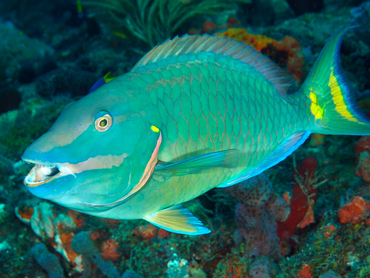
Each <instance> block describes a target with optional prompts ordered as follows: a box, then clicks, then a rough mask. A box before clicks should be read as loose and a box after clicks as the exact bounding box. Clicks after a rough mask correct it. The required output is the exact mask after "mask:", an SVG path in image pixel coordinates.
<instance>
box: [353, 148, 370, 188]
mask: <svg viewBox="0 0 370 278" xmlns="http://www.w3.org/2000/svg"><path fill="white" fill-rule="evenodd" d="M356 175H357V176H358V177H361V178H362V179H363V180H364V182H367V183H369V182H370V153H369V152H367V151H364V152H362V153H361V154H360V160H359V162H358V165H357V168H356Z"/></svg>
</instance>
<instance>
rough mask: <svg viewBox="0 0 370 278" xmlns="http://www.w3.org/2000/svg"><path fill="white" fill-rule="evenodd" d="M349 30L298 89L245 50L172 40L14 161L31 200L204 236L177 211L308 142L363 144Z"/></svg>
mask: <svg viewBox="0 0 370 278" xmlns="http://www.w3.org/2000/svg"><path fill="white" fill-rule="evenodd" d="M350 28H351V27H345V28H343V29H341V30H339V31H337V32H336V33H334V34H333V35H332V37H331V38H330V39H329V41H328V42H327V43H326V45H325V47H324V48H323V50H322V52H321V54H320V56H319V57H318V59H317V61H316V62H315V64H314V66H313V68H312V70H311V72H310V73H309V75H308V77H307V78H306V80H305V82H304V83H303V84H302V86H301V87H300V88H299V89H297V90H294V88H295V87H296V86H293V85H294V84H293V83H294V82H293V78H292V77H291V76H290V75H289V74H288V73H286V72H285V71H284V70H282V69H281V68H279V67H278V66H277V65H276V64H274V63H273V62H272V61H271V60H270V59H269V58H267V57H266V56H264V55H263V54H261V53H260V52H258V51H256V50H254V49H253V48H252V47H250V46H247V45H246V44H244V43H239V42H236V41H234V40H231V39H228V38H221V37H218V36H212V35H207V34H205V35H194V36H189V35H185V36H182V37H175V38H173V39H169V40H167V41H165V42H164V43H162V44H160V45H158V46H156V47H155V48H154V49H152V50H151V51H150V52H149V53H147V54H146V55H145V56H144V57H143V58H142V59H141V60H140V61H139V62H138V63H137V64H136V65H135V66H134V68H133V69H132V70H131V72H129V73H126V74H124V75H121V76H119V77H117V78H115V79H114V80H111V81H110V82H109V83H106V84H104V85H103V86H100V87H99V88H97V89H96V90H94V91H93V92H91V93H90V94H88V95H87V96H85V97H84V98H82V99H80V100H78V101H76V102H73V103H71V104H68V105H67V106H66V107H65V108H64V110H63V111H62V113H61V115H60V116H59V118H58V119H57V120H56V122H55V123H54V124H53V126H52V127H51V128H50V130H49V131H48V132H46V133H45V134H44V135H42V136H41V137H40V138H39V139H37V140H36V141H35V142H34V143H33V144H32V145H31V146H29V147H28V148H27V149H26V151H25V153H24V154H23V157H22V159H23V160H24V161H26V162H29V163H33V164H35V166H34V167H33V169H32V170H31V171H30V173H29V174H28V175H27V176H26V178H25V180H24V183H25V185H26V187H27V189H28V190H29V191H30V192H31V193H33V194H34V195H36V196H38V197H40V198H44V199H48V200H50V201H53V202H55V203H57V204H60V205H62V206H65V207H68V208H70V209H73V210H76V211H80V212H83V213H87V214H90V215H94V216H98V217H104V218H112V219H145V220H147V221H149V222H151V223H152V224H154V225H157V226H158V227H161V228H163V229H166V230H168V231H172V232H177V233H183V234H189V235H197V234H205V233H208V232H210V230H209V229H208V228H206V227H205V226H204V225H203V224H202V223H201V222H200V221H199V220H198V219H197V218H196V217H194V216H193V215H192V214H191V212H190V211H189V210H188V209H186V208H185V207H183V206H182V205H181V204H182V203H184V202H186V201H189V200H192V199H194V198H196V197H197V196H199V195H201V194H203V193H205V192H207V191H208V190H210V189H213V188H215V187H219V188H220V187H227V186H232V185H234V184H236V183H239V182H241V181H244V180H246V179H248V178H251V177H253V176H256V175H258V174H260V173H261V172H263V171H264V170H266V169H268V168H270V167H272V166H274V165H276V164H277V163H279V162H280V161H282V160H283V159H285V158H286V157H287V156H288V155H290V154H291V153H292V152H293V151H295V150H296V149H297V148H298V147H299V146H300V145H301V144H302V143H303V142H304V141H305V140H306V139H307V138H308V137H309V135H310V134H311V133H321V134H347V135H369V134H370V122H369V120H368V119H367V118H366V116H365V115H362V114H361V111H360V109H359V108H358V106H357V104H356V101H355V100H354V99H353V98H352V95H351V89H350V88H351V87H350V86H349V83H348V81H347V79H346V78H345V76H344V74H343V70H342V68H341V65H340V57H339V49H340V45H341V41H342V38H343V35H344V33H345V32H346V31H347V30H348V29H350Z"/></svg>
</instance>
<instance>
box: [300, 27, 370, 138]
mask: <svg viewBox="0 0 370 278" xmlns="http://www.w3.org/2000/svg"><path fill="white" fill-rule="evenodd" d="M352 28H353V27H345V28H342V29H340V30H339V31H337V32H335V33H334V34H333V35H332V37H331V38H330V39H329V41H328V42H327V43H326V45H325V47H324V49H323V50H322V51H321V53H320V56H319V57H318V59H317V60H316V62H315V64H314V66H313V68H312V70H311V72H310V73H309V75H308V77H307V79H306V81H305V82H304V84H303V86H302V89H303V91H304V93H305V94H306V96H307V97H309V98H310V100H311V103H310V109H311V113H312V114H313V115H314V116H315V125H313V126H312V127H311V130H310V131H311V132H313V133H323V134H348V135H370V121H369V119H368V118H367V117H366V116H365V115H363V113H361V111H360V109H359V107H358V104H357V102H356V100H355V99H353V97H354V96H353V94H351V87H350V86H349V82H348V80H347V79H346V77H345V76H344V72H343V69H342V67H341V62H340V54H339V50H340V45H341V42H342V38H343V35H344V34H345V33H346V32H347V31H348V30H349V29H352Z"/></svg>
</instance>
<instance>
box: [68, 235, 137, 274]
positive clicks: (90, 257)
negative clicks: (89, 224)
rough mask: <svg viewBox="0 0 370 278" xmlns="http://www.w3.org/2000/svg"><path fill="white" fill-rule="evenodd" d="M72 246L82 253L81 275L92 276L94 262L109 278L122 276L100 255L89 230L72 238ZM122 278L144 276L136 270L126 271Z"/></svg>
mask: <svg viewBox="0 0 370 278" xmlns="http://www.w3.org/2000/svg"><path fill="white" fill-rule="evenodd" d="M72 248H73V250H74V251H75V252H76V253H79V254H81V255H82V264H83V266H84V269H85V270H84V273H83V275H82V276H81V277H91V276H92V275H91V274H92V273H91V272H92V270H91V269H92V264H95V265H96V266H97V267H98V268H99V269H100V270H101V272H102V273H103V274H104V275H105V276H107V277H108V278H120V274H119V272H118V270H117V269H116V268H115V266H114V264H113V263H112V262H107V261H105V260H104V259H103V258H102V256H101V255H100V252H99V249H98V248H97V247H96V245H95V243H94V241H93V240H92V239H91V236H90V233H89V232H86V231H85V232H79V233H78V234H77V235H75V236H74V238H73V240H72ZM121 278H143V277H142V276H141V275H139V274H137V273H136V272H134V271H131V270H128V271H126V272H125V273H124V274H123V276H122V277H121Z"/></svg>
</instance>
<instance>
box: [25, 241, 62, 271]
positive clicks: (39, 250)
mask: <svg viewBox="0 0 370 278" xmlns="http://www.w3.org/2000/svg"><path fill="white" fill-rule="evenodd" d="M31 254H32V256H33V257H34V258H35V259H36V261H37V262H38V264H39V265H40V266H41V267H42V268H43V269H44V270H45V271H46V273H47V274H48V277H49V278H64V275H63V269H62V267H61V265H60V262H59V259H58V257H57V256H55V255H54V254H52V253H50V252H49V251H48V249H47V248H46V245H45V244H44V243H38V244H36V245H35V246H34V247H32V249H31Z"/></svg>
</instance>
